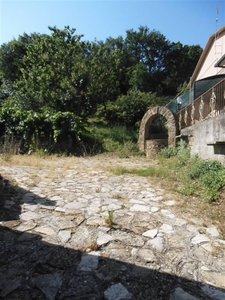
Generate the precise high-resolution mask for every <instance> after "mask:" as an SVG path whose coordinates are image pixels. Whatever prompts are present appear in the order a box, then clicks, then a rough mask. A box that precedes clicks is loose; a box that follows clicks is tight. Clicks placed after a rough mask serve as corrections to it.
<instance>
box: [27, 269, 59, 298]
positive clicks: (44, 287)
mask: <svg viewBox="0 0 225 300" xmlns="http://www.w3.org/2000/svg"><path fill="white" fill-rule="evenodd" d="M62 279H63V277H62V275H61V274H59V273H53V274H44V275H41V276H37V277H36V278H34V279H33V283H34V285H36V286H37V287H38V288H39V289H40V290H41V291H42V292H43V293H44V294H45V296H46V299H49V300H54V299H55V296H56V294H57V293H58V291H59V288H60V286H61V284H62Z"/></svg>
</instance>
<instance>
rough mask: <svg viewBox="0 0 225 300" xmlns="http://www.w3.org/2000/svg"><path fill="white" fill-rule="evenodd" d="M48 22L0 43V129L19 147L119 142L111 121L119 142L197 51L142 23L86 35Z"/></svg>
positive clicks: (175, 83) (54, 148)
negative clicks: (122, 32)
mask: <svg viewBox="0 0 225 300" xmlns="http://www.w3.org/2000/svg"><path fill="white" fill-rule="evenodd" d="M49 30H50V33H49V34H39V33H32V34H30V35H28V34H26V33H24V34H23V35H21V36H19V37H18V39H14V40H12V41H10V42H8V43H5V44H3V45H1V47H0V136H7V137H10V138H11V140H12V138H13V141H14V143H15V144H17V151H18V152H20V153H27V152H28V151H30V150H32V151H36V152H39V153H49V154H51V153H65V154H79V155H83V154H84V153H86V154H94V153H99V152H102V151H105V150H106V151H108V150H109V149H110V147H112V148H115V145H118V143H120V144H121V141H118V140H117V139H116V135H114V138H112V136H111V135H112V134H113V133H109V135H108V136H106V132H109V130H108V129H109V128H110V129H111V128H112V127H115V130H118V128H120V129H119V130H123V131H126V132H128V131H129V134H128V135H127V134H126V135H124V140H123V141H122V144H124V143H128V142H129V143H132V142H133V141H136V138H137V131H138V127H139V124H140V121H141V118H142V116H143V115H144V113H145V112H146V110H147V109H148V107H150V106H155V105H162V104H164V103H167V102H168V101H169V100H170V99H171V98H173V97H174V96H175V95H176V94H177V92H178V91H180V90H181V89H183V88H185V86H186V85H187V82H188V81H189V78H190V76H191V74H192V72H193V70H194V68H195V66H196V64H197V62H198V59H199V57H200V55H201V52H202V49H201V47H200V46H199V45H192V46H188V45H182V44H181V43H180V42H170V41H169V40H167V39H166V37H165V36H164V35H163V34H162V33H160V32H158V31H156V30H152V31H150V30H149V29H148V28H147V27H144V26H141V27H140V28H139V29H138V30H137V31H135V30H133V29H131V30H127V31H126V36H125V38H123V37H121V36H119V37H117V38H112V37H109V38H107V39H106V40H105V41H96V40H95V41H94V42H90V41H86V40H84V37H83V36H82V35H78V34H76V30H75V29H71V28H69V27H68V26H67V27H65V28H64V29H58V28H56V27H49ZM122 127H123V128H124V129H121V128H122ZM115 130H114V131H115ZM128 137H130V139H129V138H128ZM127 146H128V144H127ZM129 147H133V146H131V144H130V145H129Z"/></svg>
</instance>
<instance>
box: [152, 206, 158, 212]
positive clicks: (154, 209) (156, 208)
mask: <svg viewBox="0 0 225 300" xmlns="http://www.w3.org/2000/svg"><path fill="white" fill-rule="evenodd" d="M150 211H151V212H152V213H154V212H157V211H159V207H157V206H153V207H151V210H150Z"/></svg>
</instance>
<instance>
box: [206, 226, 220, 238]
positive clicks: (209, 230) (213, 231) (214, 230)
mask: <svg viewBox="0 0 225 300" xmlns="http://www.w3.org/2000/svg"><path fill="white" fill-rule="evenodd" d="M206 232H207V233H209V234H210V235H211V236H213V237H217V236H219V235H220V234H219V231H218V230H217V228H216V227H209V228H207V229H206Z"/></svg>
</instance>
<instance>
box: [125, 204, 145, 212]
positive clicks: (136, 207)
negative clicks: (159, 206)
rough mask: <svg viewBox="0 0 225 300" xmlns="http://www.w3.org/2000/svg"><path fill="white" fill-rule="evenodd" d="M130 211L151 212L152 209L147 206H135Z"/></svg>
mask: <svg viewBox="0 0 225 300" xmlns="http://www.w3.org/2000/svg"><path fill="white" fill-rule="evenodd" d="M130 211H150V207H149V206H146V205H140V204H135V205H133V206H131V208H130Z"/></svg>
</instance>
